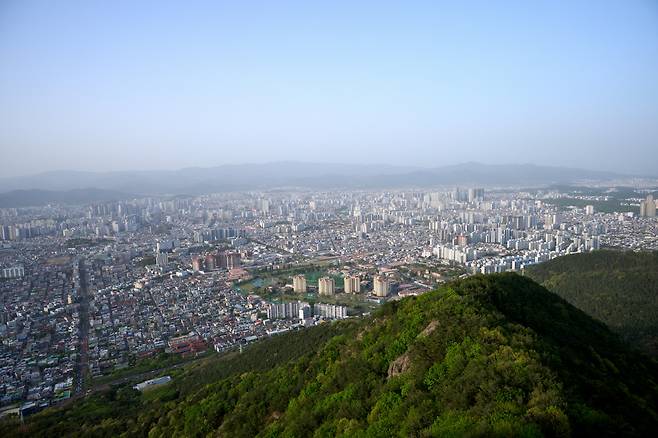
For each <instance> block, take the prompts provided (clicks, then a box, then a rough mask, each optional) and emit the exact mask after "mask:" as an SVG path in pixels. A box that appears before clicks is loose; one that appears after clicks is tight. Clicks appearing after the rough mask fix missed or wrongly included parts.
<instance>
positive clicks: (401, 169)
mask: <svg viewBox="0 0 658 438" xmlns="http://www.w3.org/2000/svg"><path fill="white" fill-rule="evenodd" d="M281 164H299V165H326V166H345V165H351V166H355V167H358V166H366V167H368V168H369V169H371V168H373V167H381V168H382V172H381V174H382V175H385V174H387V170H392V171H395V173H405V172H406V171H409V172H413V171H424V170H433V169H440V168H450V167H460V166H467V165H469V164H472V165H478V166H485V167H486V166H500V167H508V166H510V167H511V166H520V167H523V166H536V167H539V168H552V167H554V168H556V169H565V170H566V169H579V170H585V171H591V172H607V173H616V174H619V175H620V176H628V177H649V178H656V177H658V172H654V173H651V172H648V173H646V172H645V173H642V172H634V173H633V172H623V171H617V170H614V169H597V168H591V167H585V166H580V167H579V166H561V165H552V164H539V163H532V162H507V163H486V162H482V161H476V160H470V161H462V162H456V163H445V164H436V165H435V164H431V163H424V164H417V165H404V164H394V163H363V164H359V163H347V162H338V161H336V162H323V161H298V160H276V161H262V162H257V161H253V162H240V163H238V162H236V163H221V164H215V165H213V164H210V163H207V164H206V165H199V166H181V167H162V168H150V169H144V168H132V169H131V168H117V169H107V170H93V169H75V168H69V169H66V168H61V169H50V170H45V171H37V172H31V173H24V174H17V175H0V179H2V178H8V179H13V178H29V177H33V176H39V175H43V174H50V173H92V174H111V173H131V172H178V171H184V170H191V169H214V168H221V167H225V166H226V167H231V166H233V167H248V166H265V165H272V166H276V165H281Z"/></svg>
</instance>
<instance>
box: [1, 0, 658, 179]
mask: <svg viewBox="0 0 658 438" xmlns="http://www.w3.org/2000/svg"><path fill="white" fill-rule="evenodd" d="M0 151H1V152H2V157H3V159H2V160H0V175H2V176H11V175H18V174H27V173H35V172H40V171H44V170H54V169H79V170H119V169H163V168H179V167H187V166H214V165H219V164H224V163H244V162H267V161H274V160H301V161H331V162H357V163H358V162H364V163H365V162H368V163H390V164H407V165H419V166H440V165H444V164H454V163H459V162H464V161H481V162H485V163H521V162H532V163H536V164H550V165H568V166H577V167H584V168H591V169H610V170H619V171H624V172H628V171H637V172H643V173H653V174H658V171H656V163H658V2H655V1H649V0H647V1H640V0H628V1H577V0H576V1H545V2H543V1H532V2H528V1H518V2H516V1H515V2H512V1H510V2H506V1H501V2H491V1H459V2H457V1H455V2H440V1H432V2H413V1H400V2H386V1H364V2H354V1H350V2H341V1H332V2H323V3H320V2H308V1H306V2H286V1H277V2H272V1H268V2H256V1H239V2H222V1H214V2H200V1H184V2H183V1H181V2H168V1H163V2H141V1H140V2H135V1H125V2H124V1H58V2H53V1H29V0H23V1H18V0H16V1H12V0H4V1H2V2H0Z"/></svg>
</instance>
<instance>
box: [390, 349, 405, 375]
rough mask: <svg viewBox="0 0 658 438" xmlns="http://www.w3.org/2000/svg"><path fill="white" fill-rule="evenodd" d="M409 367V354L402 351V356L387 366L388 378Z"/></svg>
mask: <svg viewBox="0 0 658 438" xmlns="http://www.w3.org/2000/svg"><path fill="white" fill-rule="evenodd" d="M410 367H411V359H409V355H408V354H407V353H404V354H403V355H402V356H400V357H398V358H397V359H395V360H394V361H393V362H391V364H390V365H389V366H388V378H389V379H390V378H391V377H395V376H397V375H399V374H402V373H404V372H405V371H407V370H408V369H409V368H410Z"/></svg>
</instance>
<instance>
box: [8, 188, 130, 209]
mask: <svg viewBox="0 0 658 438" xmlns="http://www.w3.org/2000/svg"><path fill="white" fill-rule="evenodd" d="M133 197H134V195H130V194H128V193H123V192H116V191H113V190H102V189H74V190H62V191H53V190H38V189H33V190H12V191H11V192H7V193H0V208H5V207H39V206H43V205H47V204H71V205H78V204H88V203H90V202H106V201H120V200H123V199H129V198H133Z"/></svg>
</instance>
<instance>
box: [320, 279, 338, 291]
mask: <svg viewBox="0 0 658 438" xmlns="http://www.w3.org/2000/svg"><path fill="white" fill-rule="evenodd" d="M318 293H319V294H320V295H334V294H335V293H336V282H335V281H334V279H333V278H331V277H322V278H320V279H319V280H318Z"/></svg>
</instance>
